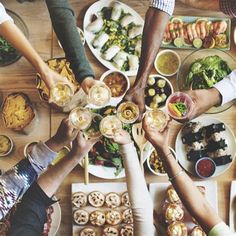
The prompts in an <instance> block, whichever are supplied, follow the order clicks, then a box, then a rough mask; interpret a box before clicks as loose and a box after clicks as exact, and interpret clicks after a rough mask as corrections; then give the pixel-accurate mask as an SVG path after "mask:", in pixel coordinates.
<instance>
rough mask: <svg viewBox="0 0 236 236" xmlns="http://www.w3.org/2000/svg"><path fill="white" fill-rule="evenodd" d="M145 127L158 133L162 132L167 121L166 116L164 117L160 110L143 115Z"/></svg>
mask: <svg viewBox="0 0 236 236" xmlns="http://www.w3.org/2000/svg"><path fill="white" fill-rule="evenodd" d="M145 117H146V122H147V125H148V126H150V127H151V128H153V129H157V130H159V131H161V130H163V129H164V128H165V127H166V125H167V123H168V120H169V117H168V115H166V114H165V113H164V112H163V111H162V110H159V109H153V110H151V111H147V112H146V113H145Z"/></svg>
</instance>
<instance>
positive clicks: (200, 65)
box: [186, 55, 231, 89]
mask: <svg viewBox="0 0 236 236" xmlns="http://www.w3.org/2000/svg"><path fill="white" fill-rule="evenodd" d="M230 72H231V69H230V68H229V66H228V64H227V62H226V61H224V60H222V59H221V58H220V57H219V56H217V55H215V56H208V57H205V58H203V59H199V60H197V61H195V62H194V63H193V64H192V65H191V66H190V70H189V73H188V75H187V79H186V82H187V84H188V86H189V87H190V86H192V89H208V88H211V87H212V86H213V85H214V84H216V83H217V82H219V81H220V80H222V79H223V78H224V77H225V76H227V75H228V74H230Z"/></svg>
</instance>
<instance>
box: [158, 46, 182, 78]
mask: <svg viewBox="0 0 236 236" xmlns="http://www.w3.org/2000/svg"><path fill="white" fill-rule="evenodd" d="M167 52H170V53H173V54H174V55H175V56H176V57H177V59H178V62H179V66H178V68H177V69H176V71H175V72H174V73H172V74H165V73H163V72H161V71H160V70H159V69H158V68H157V65H156V64H157V60H158V58H159V57H160V56H161V55H163V54H165V53H167ZM180 66H181V59H180V56H179V55H178V54H177V53H176V52H175V51H173V50H170V49H166V50H162V51H160V52H158V53H157V55H156V59H155V61H154V67H155V69H156V71H157V72H158V73H159V74H161V75H163V76H173V75H175V74H176V73H177V72H178V70H179V68H180Z"/></svg>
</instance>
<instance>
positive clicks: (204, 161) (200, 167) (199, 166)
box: [195, 157, 216, 178]
mask: <svg viewBox="0 0 236 236" xmlns="http://www.w3.org/2000/svg"><path fill="white" fill-rule="evenodd" d="M195 170H196V173H197V175H198V176H199V177H200V178H208V177H211V176H212V175H213V174H214V173H215V170H216V165H215V163H214V161H213V160H212V159H210V158H208V157H203V158H201V159H199V160H198V161H197V163H196V166H195Z"/></svg>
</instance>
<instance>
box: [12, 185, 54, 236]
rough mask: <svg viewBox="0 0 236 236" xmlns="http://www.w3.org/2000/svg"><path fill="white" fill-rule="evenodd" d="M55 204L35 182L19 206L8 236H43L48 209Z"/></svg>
mask: <svg viewBox="0 0 236 236" xmlns="http://www.w3.org/2000/svg"><path fill="white" fill-rule="evenodd" d="M54 202H55V201H53V200H52V199H51V198H49V197H48V196H47V195H46V194H45V193H44V191H43V190H42V189H41V188H40V187H39V185H38V184H37V183H36V182H35V183H34V184H33V185H32V186H31V187H30V188H29V189H28V191H27V192H26V193H25V195H24V197H23V198H22V201H21V202H20V203H19V204H18V205H17V209H16V212H15V213H14V215H13V216H12V218H11V219H10V222H11V227H10V231H9V232H8V233H7V236H41V235H42V233H43V227H44V223H45V222H46V219H47V215H46V209H47V208H48V207H49V206H50V205H51V204H53V203H54Z"/></svg>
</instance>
